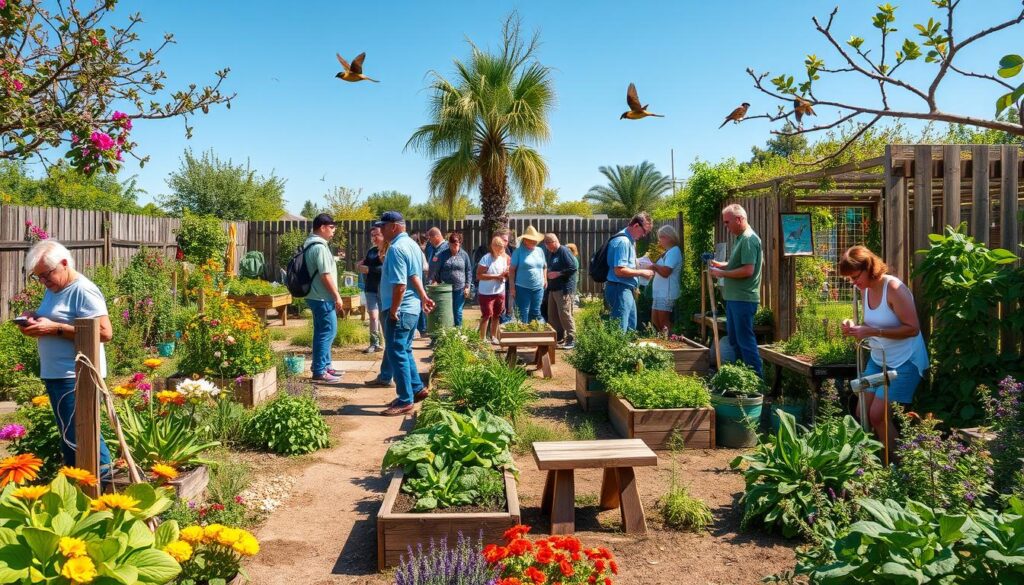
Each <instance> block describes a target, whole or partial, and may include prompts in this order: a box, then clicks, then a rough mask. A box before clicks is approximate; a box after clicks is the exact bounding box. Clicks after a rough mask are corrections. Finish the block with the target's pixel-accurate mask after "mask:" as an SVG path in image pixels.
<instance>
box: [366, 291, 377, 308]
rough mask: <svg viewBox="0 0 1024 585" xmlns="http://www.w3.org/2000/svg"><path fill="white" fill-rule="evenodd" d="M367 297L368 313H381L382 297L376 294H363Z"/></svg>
mask: <svg viewBox="0 0 1024 585" xmlns="http://www.w3.org/2000/svg"><path fill="white" fill-rule="evenodd" d="M363 294H364V295H366V310H367V311H379V310H380V295H379V294H378V293H375V292H368V293H363Z"/></svg>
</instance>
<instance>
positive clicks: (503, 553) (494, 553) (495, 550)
mask: <svg viewBox="0 0 1024 585" xmlns="http://www.w3.org/2000/svg"><path fill="white" fill-rule="evenodd" d="M507 556H508V549H507V548H505V547H503V546H498V545H496V544H488V545H487V546H485V547H484V560H486V561H487V562H488V563H497V562H499V561H501V560H502V559H504V558H505V557H507Z"/></svg>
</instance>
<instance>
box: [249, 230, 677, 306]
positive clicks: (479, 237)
mask: <svg viewBox="0 0 1024 585" xmlns="http://www.w3.org/2000/svg"><path fill="white" fill-rule="evenodd" d="M628 221H629V220H628V219H565V218H558V217H550V218H544V219H530V220H525V219H512V220H510V221H509V228H510V229H512V230H513V231H514V232H515V233H516V234H521V233H523V232H524V231H525V230H526V227H527V226H528V225H533V227H534V228H536V229H537V230H538V231H540V232H541V233H547V232H554V233H555V234H557V235H558V239H559V241H560V242H561V243H562V244H563V245H564V244H570V243H572V244H576V246H577V248H578V249H579V252H580V270H581V274H580V281H579V282H580V290H581V292H583V293H585V294H593V293H598V292H601V290H603V285H600V284H597V283H595V282H593V281H592V280H590V278H588V277H587V267H588V265H589V263H590V257H591V256H592V255H593V254H594V253H595V252H597V250H598V248H600V247H601V245H602V244H604V242H605V241H606V240H607V239H608V238H610V237H611V236H612V235H613V234H615V232H617V231H619V230H621V229H622V228H624V227H625V226H626V223H627V222H628ZM312 223H313V222H312V221H253V222H249V232H248V233H249V239H248V243H247V247H248V249H249V250H259V251H261V252H263V256H264V258H265V259H266V261H267V270H266V273H265V275H264V276H265V277H266V278H267V279H268V280H279V279H280V270H281V268H280V262H279V260H281V259H280V258H279V254H278V248H279V246H280V240H281V236H282V235H283V234H285V233H288V232H290V231H293V230H300V231H302V232H303V233H307V232H309V230H310V229H312V227H313V226H312ZM372 223H373V222H372V221H341V222H339V223H338V230H339V231H343V232H344V233H345V234H347V236H348V237H347V238H346V242H345V248H344V256H345V269H346V270H352V271H354V270H355V263H356V262H358V261H359V260H361V259H362V258H363V257H364V256H365V255H366V250H367V249H368V248H369V247H370V236H369V233H370V225H371V224H372ZM662 225H671V226H673V227H675V228H676V230H677V231H679V233H680V237H681V236H682V218H676V219H672V220H659V221H656V222H654V226H655V227H654V229H655V230H657V229H658V228H659V227H661V226H662ZM431 227H437V228H438V229H440V230H441V232H442V233H444V234H448V233H449V232H452V231H456V232H460V233H461V234H462V237H463V248H465V249H466V251H467V252H469V254H470V255H472V254H473V251H474V250H475V249H476V248H477V247H478V246H479V245H480V244H482V243H483V239H484V237H485V236H486V233H485V227H484V225H483V223H482V222H480V221H475V220H474V221H434V220H410V221H408V222H407V223H406V231H407V232H408V233H414V232H421V233H426V231H427V230H428V229H430V228H431ZM290 257H291V255H290V253H289V254H287V257H286V258H284V259H283V263H285V264H287V261H288V258H290Z"/></svg>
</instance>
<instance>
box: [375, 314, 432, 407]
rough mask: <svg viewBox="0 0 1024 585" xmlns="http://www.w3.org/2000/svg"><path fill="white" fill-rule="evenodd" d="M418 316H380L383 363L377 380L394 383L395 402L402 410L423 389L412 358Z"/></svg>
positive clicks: (414, 360)
mask: <svg viewBox="0 0 1024 585" xmlns="http://www.w3.org/2000/svg"><path fill="white" fill-rule="evenodd" d="M421 314H422V313H407V312H401V311H400V312H399V313H398V320H397V321H396V320H394V319H392V318H391V314H390V313H389V312H386V313H385V314H384V317H383V319H384V361H383V363H382V364H381V368H380V379H381V380H384V381H386V382H390V381H391V377H392V376H394V379H395V392H396V393H397V394H398V402H399V404H400V405H402V406H404V405H406V404H412V403H413V401H414V400H415V398H414V396H415V394H416V393H417V392H419V391H420V390H422V389H423V380H421V379H420V372H419V369H418V368H417V367H416V359H415V358H414V357H413V355H412V334H413V332H414V331H415V330H416V324H417V323H418V322H419V317H420V315H421Z"/></svg>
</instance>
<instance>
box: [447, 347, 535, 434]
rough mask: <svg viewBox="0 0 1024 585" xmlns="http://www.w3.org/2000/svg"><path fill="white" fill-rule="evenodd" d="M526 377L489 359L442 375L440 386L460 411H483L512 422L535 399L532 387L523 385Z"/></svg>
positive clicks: (515, 369) (517, 367)
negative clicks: (481, 409) (478, 409)
mask: <svg viewBox="0 0 1024 585" xmlns="http://www.w3.org/2000/svg"><path fill="white" fill-rule="evenodd" d="M529 377H530V375H529V374H528V373H527V372H526V370H525V369H523V368H522V367H520V366H509V365H508V364H507V363H505V362H504V361H502V360H498V359H494V358H491V359H488V360H486V361H483V362H480V363H476V364H470V365H464V366H462V367H458V368H453V369H451V370H449V371H447V372H445V373H444V375H443V376H442V377H441V379H440V386H441V387H442V388H444V389H446V390H448V392H449V394H450V396H451V401H452V402H454V403H455V405H456V406H457V408H458V409H459V410H463V411H465V410H474V409H477V408H483V409H485V410H487V411H488V412H490V413H492V414H496V415H498V416H503V417H505V418H509V419H515V418H516V417H518V416H519V415H521V414H522V412H523V409H524V408H526V405H527V404H529V403H530V402H532V401H533V400H534V399H535V394H534V391H533V387H532V386H531V385H530V384H529V383H527V381H526V380H527V379H528V378H529Z"/></svg>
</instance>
